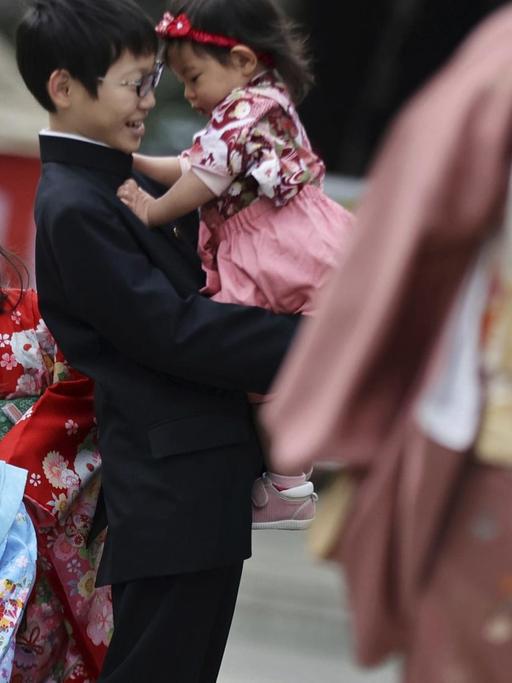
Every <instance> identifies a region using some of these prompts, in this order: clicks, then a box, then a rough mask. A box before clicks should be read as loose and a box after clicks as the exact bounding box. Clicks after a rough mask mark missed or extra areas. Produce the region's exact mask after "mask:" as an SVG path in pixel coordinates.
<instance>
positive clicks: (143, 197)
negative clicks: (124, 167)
mask: <svg viewBox="0 0 512 683" xmlns="http://www.w3.org/2000/svg"><path fill="white" fill-rule="evenodd" d="M117 196H118V197H119V199H120V200H121V201H122V202H123V204H126V206H127V207H128V208H130V209H131V210H132V211H133V213H134V214H135V215H136V216H137V218H139V220H141V221H142V222H143V223H145V224H146V225H147V226H148V227H149V226H150V222H149V210H150V207H151V204H152V203H153V202H154V201H155V199H154V198H153V197H152V196H151V195H149V194H148V193H147V192H144V190H142V189H141V188H140V187H139V186H138V185H137V183H136V182H135V180H133V179H130V180H126V181H125V182H124V183H123V184H122V185H121V186H120V187H119V188H118V190H117Z"/></svg>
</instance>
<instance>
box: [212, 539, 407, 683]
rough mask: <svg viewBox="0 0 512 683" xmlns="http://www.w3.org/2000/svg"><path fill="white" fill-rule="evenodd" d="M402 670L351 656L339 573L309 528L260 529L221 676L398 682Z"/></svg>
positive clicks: (268, 681) (252, 680) (225, 680)
mask: <svg viewBox="0 0 512 683" xmlns="http://www.w3.org/2000/svg"><path fill="white" fill-rule="evenodd" d="M397 671H398V669H397V667H396V665H392V664H391V665H389V666H386V667H383V668H381V669H377V670H375V669H374V670H372V671H364V672H363V671H361V670H360V669H359V668H358V667H356V665H355V664H354V663H353V662H352V661H351V657H350V633H349V625H348V616H347V612H346V610H345V609H344V608H343V589H342V585H341V582H340V579H339V576H338V574H337V573H336V572H335V571H334V570H333V569H331V568H330V567H329V566H328V565H326V564H321V565H319V564H316V563H314V562H313V561H312V560H311V559H310V558H309V556H308V554H307V551H306V548H305V535H304V533H302V532H283V531H260V532H256V533H255V535H254V552H253V559H252V560H250V561H249V562H247V563H246V569H245V573H244V578H243V581H242V586H241V590H240V597H239V601H238V607H237V612H236V614H235V619H234V623H233V628H232V630H231V637H230V641H229V643H228V648H227V650H226V655H225V658H224V663H223V667H222V670H221V674H220V676H219V681H218V683H398V680H399V677H398V675H397Z"/></svg>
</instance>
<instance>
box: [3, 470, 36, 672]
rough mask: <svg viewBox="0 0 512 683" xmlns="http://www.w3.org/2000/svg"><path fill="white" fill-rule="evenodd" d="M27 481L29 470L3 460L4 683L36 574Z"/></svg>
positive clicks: (33, 532) (34, 539) (10, 666)
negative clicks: (25, 504)
mask: <svg viewBox="0 0 512 683" xmlns="http://www.w3.org/2000/svg"><path fill="white" fill-rule="evenodd" d="M26 479H27V472H26V470H23V469H21V468H19V467H13V466H12V465H8V464H7V463H5V462H2V461H0V681H9V680H10V678H11V669H12V660H13V655H14V646H15V637H16V632H17V630H18V627H19V624H20V621H21V618H22V616H23V610H24V608H25V605H26V604H27V600H28V597H29V595H30V591H31V590H32V586H33V584H34V579H35V574H36V555H37V544H36V534H35V530H34V526H33V524H32V522H31V520H30V517H29V516H28V514H27V511H26V510H25V506H24V504H23V502H22V498H23V493H24V491H25V482H26Z"/></svg>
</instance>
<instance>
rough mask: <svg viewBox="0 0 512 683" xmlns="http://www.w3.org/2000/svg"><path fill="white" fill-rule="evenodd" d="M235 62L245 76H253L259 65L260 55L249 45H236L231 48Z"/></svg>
mask: <svg viewBox="0 0 512 683" xmlns="http://www.w3.org/2000/svg"><path fill="white" fill-rule="evenodd" d="M230 55H231V59H232V61H233V64H235V66H237V67H238V68H239V69H240V70H241V71H242V73H243V75H244V76H252V74H253V73H254V71H255V70H256V67H257V66H258V57H257V56H256V53H255V52H254V50H251V48H250V47H248V46H247V45H235V47H232V48H231V50H230Z"/></svg>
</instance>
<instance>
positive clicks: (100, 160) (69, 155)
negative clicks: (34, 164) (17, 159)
mask: <svg viewBox="0 0 512 683" xmlns="http://www.w3.org/2000/svg"><path fill="white" fill-rule="evenodd" d="M39 144H40V149H41V161H42V162H43V164H45V163H50V162H54V163H61V164H66V165H68V166H82V167H85V168H90V169H93V170H95V171H100V172H101V171H102V172H105V173H107V174H109V175H110V176H111V177H112V179H113V181H112V182H113V185H115V183H118V184H119V181H121V182H122V181H123V180H125V179H126V178H129V177H130V176H131V174H132V161H133V158H132V155H131V154H125V153H124V152H120V151H119V150H117V149H114V148H113V147H108V146H107V145H104V144H102V143H98V142H96V141H94V140H88V139H87V138H81V137H80V136H75V135H69V134H67V133H66V134H58V135H55V134H54V131H48V132H46V131H43V132H42V133H41V135H40V137H39Z"/></svg>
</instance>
